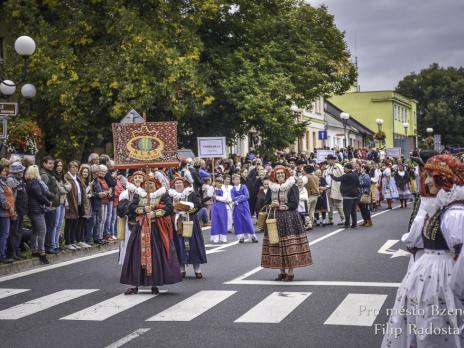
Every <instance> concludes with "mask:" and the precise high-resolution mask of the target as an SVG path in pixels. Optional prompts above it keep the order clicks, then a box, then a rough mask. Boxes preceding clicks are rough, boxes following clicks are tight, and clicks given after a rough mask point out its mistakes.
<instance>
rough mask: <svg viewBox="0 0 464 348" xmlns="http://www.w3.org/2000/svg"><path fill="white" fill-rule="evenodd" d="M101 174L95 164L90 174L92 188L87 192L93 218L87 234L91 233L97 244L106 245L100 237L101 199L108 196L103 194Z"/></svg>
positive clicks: (98, 166)
mask: <svg viewBox="0 0 464 348" xmlns="http://www.w3.org/2000/svg"><path fill="white" fill-rule="evenodd" d="M99 173H100V165H98V164H94V165H92V166H91V167H90V174H91V176H92V178H93V179H92V181H91V183H90V188H89V189H88V190H87V195H88V197H89V199H90V206H91V208H92V217H91V224H90V225H89V226H88V230H87V234H88V235H89V234H90V233H91V234H92V236H93V241H94V243H95V244H105V243H106V242H105V241H104V240H103V239H102V237H101V236H100V225H101V219H100V216H101V209H102V203H101V199H102V197H104V196H105V195H106V193H104V192H103V190H102V188H101V186H100V182H99V180H98V174H99Z"/></svg>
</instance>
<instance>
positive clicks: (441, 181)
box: [382, 155, 464, 348]
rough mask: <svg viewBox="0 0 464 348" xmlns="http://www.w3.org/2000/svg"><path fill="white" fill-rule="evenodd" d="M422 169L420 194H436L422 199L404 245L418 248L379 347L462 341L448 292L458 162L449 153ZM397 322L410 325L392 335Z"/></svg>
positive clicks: (463, 172) (460, 211) (462, 187)
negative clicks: (432, 199)
mask: <svg viewBox="0 0 464 348" xmlns="http://www.w3.org/2000/svg"><path fill="white" fill-rule="evenodd" d="M424 171H425V173H424V174H425V175H423V177H425V181H424V184H425V187H424V190H425V194H427V195H432V196H433V195H436V200H435V202H433V203H434V204H425V203H426V201H425V200H424V199H423V200H422V203H421V206H420V208H419V212H418V213H417V215H416V217H415V218H414V221H413V223H412V226H411V230H410V233H409V236H408V240H409V242H408V243H409V244H407V245H408V247H409V248H408V249H412V248H415V247H419V248H420V247H422V248H424V251H423V255H422V256H421V257H420V258H419V259H417V258H416V260H415V261H414V263H413V264H412V266H411V267H410V268H409V269H408V274H407V275H406V277H405V279H404V280H403V282H402V284H401V287H400V289H399V290H398V293H397V297H396V301H395V307H394V311H392V315H391V317H390V320H389V322H388V327H387V334H386V335H385V337H384V339H383V342H382V347H389V348H394V347H440V348H447V347H450V348H451V347H453V348H454V347H462V346H464V336H462V335H460V333H459V328H460V327H461V326H462V325H463V319H464V318H463V316H462V312H463V311H464V306H463V303H462V302H461V301H460V299H459V297H460V296H459V292H458V294H457V295H458V296H456V294H453V290H454V291H456V290H457V288H456V286H455V285H456V282H455V280H456V266H455V259H456V257H457V255H458V254H459V253H460V251H461V248H462V243H463V241H464V164H463V163H462V162H461V161H459V160H458V159H457V158H454V157H452V156H450V155H437V156H434V157H432V158H430V159H429V160H428V161H427V163H426V164H425V167H424ZM422 209H423V210H424V212H423V213H422V212H421V210H422ZM461 281H462V280H461ZM398 326H399V327H406V328H411V327H414V330H410V329H409V330H405V331H403V332H402V333H401V334H399V335H398V334H395V332H398V331H395V328H397V327H398ZM389 328H392V329H393V330H389ZM431 329H433V332H431ZM436 332H439V333H440V334H436Z"/></svg>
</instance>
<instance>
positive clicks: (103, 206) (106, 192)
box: [96, 164, 113, 241]
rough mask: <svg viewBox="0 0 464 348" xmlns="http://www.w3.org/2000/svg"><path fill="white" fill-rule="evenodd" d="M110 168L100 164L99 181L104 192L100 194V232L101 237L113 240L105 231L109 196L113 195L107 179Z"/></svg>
mask: <svg viewBox="0 0 464 348" xmlns="http://www.w3.org/2000/svg"><path fill="white" fill-rule="evenodd" d="M107 172H108V168H107V167H106V166H104V165H103V164H100V170H99V172H98V176H97V179H96V180H97V181H98V183H99V184H100V187H101V190H102V194H101V196H100V201H101V208H100V230H99V232H98V235H99V239H105V240H106V241H109V240H112V239H113V238H111V236H110V235H109V234H106V235H105V234H104V233H105V226H106V219H107V218H108V207H109V203H110V200H109V197H110V195H111V191H110V187H109V186H108V182H107V181H106V180H105V176H106V173H107Z"/></svg>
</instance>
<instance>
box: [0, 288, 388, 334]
mask: <svg viewBox="0 0 464 348" xmlns="http://www.w3.org/2000/svg"><path fill="white" fill-rule="evenodd" d="M29 291H30V289H0V300H1V299H4V298H7V297H10V296H11V300H9V301H10V302H11V301H13V303H14V300H15V298H14V297H13V296H14V295H16V294H21V293H26V292H29ZM97 291H99V289H67V290H61V291H58V292H54V293H51V294H48V295H45V296H42V297H39V298H35V299H32V300H28V301H26V302H24V303H20V304H17V305H15V306H12V307H10V308H6V309H3V310H1V311H0V320H19V319H22V318H25V317H28V316H31V315H33V314H36V313H39V312H42V311H45V310H47V309H50V308H52V307H55V306H58V305H62V308H64V309H65V308H66V305H67V302H70V301H71V300H74V299H77V298H80V297H83V296H85V295H88V294H91V293H94V292H97ZM29 296H31V295H30V294H29ZM232 296H237V291H233V290H202V291H199V292H197V293H195V294H193V295H191V296H189V297H187V298H184V299H182V300H180V301H179V300H176V301H172V302H173V303H170V304H169V305H170V306H171V307H167V309H163V310H161V311H160V309H158V310H154V311H153V312H152V314H151V315H152V316H150V313H149V312H148V313H149V315H147V316H145V317H141V318H139V320H143V321H148V322H152V321H153V322H191V321H194V320H200V318H201V316H202V315H204V314H205V313H207V312H208V311H211V310H216V311H217V310H221V309H223V308H229V311H230V310H231V309H230V303H229V307H227V304H226V302H227V300H228V299H229V298H231V297H232ZM315 296H316V295H314V294H312V293H311V292H291V291H286V292H272V293H268V294H266V295H265V296H263V297H262V298H260V299H259V300H258V301H256V303H250V304H249V307H248V308H247V309H246V310H243V311H240V312H238V311H237V313H234V316H235V318H237V319H235V320H234V323H237V324H239V323H255V324H279V323H282V322H284V321H285V320H290V319H289V316H291V314H292V313H293V312H294V311H295V310H297V309H298V308H299V307H300V306H301V305H302V304H303V303H306V304H305V309H306V308H308V307H310V306H311V305H313V304H315V303H317V299H316V298H313V297H315ZM318 296H319V295H318ZM31 297H32V296H31ZM387 297H388V295H384V294H352V293H350V294H348V295H347V296H346V297H345V298H344V299H343V300H341V302H340V303H339V304H338V306H337V307H336V308H335V309H334V310H333V312H332V313H331V314H330V315H328V317H324V318H320V323H321V324H323V325H341V326H372V325H373V324H374V322H375V320H376V318H377V316H378V314H379V313H380V311H381V309H382V307H383V305H384V303H385V301H386V299H387ZM88 298H89V299H92V298H93V297H88ZM158 298H163V294H159V295H153V294H150V293H139V294H137V295H132V296H127V295H124V294H120V295H117V296H114V297H111V298H109V299H106V300H104V301H101V302H98V303H95V302H94V303H89V304H87V307H86V306H83V307H84V308H82V309H80V310H78V311H76V308H75V305H73V306H72V308H73V310H72V311H69V312H68V313H66V314H67V315H66V316H64V317H61V318H50V320H57V319H60V320H63V321H65V320H66V321H72V320H78V321H95V322H102V321H105V320H107V319H109V318H113V317H117V316H118V315H120V314H121V313H123V312H125V311H128V310H130V309H133V308H136V307H137V306H140V305H142V306H144V311H143V312H144V313H147V308H148V309H149V308H156V303H159V302H157V299H158ZM308 298H309V299H308ZM164 299H166V297H164ZM151 300H153V301H151ZM306 300H308V301H306ZM1 303H2V302H1V301H0V304H1ZM6 303H8V302H6ZM222 303H224V306H225V307H224V306H223V305H222ZM89 305H90V306H89ZM151 306H153V307H151ZM165 308H166V307H165ZM77 309H79V308H77ZM232 311H234V309H232ZM134 313H137V312H134ZM147 317H148V319H147Z"/></svg>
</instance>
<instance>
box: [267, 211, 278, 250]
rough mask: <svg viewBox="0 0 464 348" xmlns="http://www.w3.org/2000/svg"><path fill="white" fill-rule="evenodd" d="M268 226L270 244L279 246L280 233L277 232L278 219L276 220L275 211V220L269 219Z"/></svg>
mask: <svg viewBox="0 0 464 348" xmlns="http://www.w3.org/2000/svg"><path fill="white" fill-rule="evenodd" d="M269 215H270V214H269ZM266 226H267V236H268V238H269V244H279V231H278V230H277V219H276V218H275V209H274V218H272V219H270V218H269V217H268V219H267V220H266Z"/></svg>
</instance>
